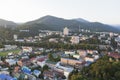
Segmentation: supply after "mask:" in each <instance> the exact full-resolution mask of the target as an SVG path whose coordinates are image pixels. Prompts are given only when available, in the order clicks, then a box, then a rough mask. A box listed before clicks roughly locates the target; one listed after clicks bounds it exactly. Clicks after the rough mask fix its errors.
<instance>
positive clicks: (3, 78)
mask: <svg viewBox="0 0 120 80" xmlns="http://www.w3.org/2000/svg"><path fill="white" fill-rule="evenodd" d="M0 80H17V79H15V78H12V77H11V76H10V75H6V74H0Z"/></svg>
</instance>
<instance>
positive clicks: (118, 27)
mask: <svg viewBox="0 0 120 80" xmlns="http://www.w3.org/2000/svg"><path fill="white" fill-rule="evenodd" d="M112 26H113V27H115V28H117V29H119V30H120V25H112Z"/></svg>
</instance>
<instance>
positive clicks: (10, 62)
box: [5, 59, 17, 66]
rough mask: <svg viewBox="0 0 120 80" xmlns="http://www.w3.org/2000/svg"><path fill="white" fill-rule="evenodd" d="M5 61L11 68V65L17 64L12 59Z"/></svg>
mask: <svg viewBox="0 0 120 80" xmlns="http://www.w3.org/2000/svg"><path fill="white" fill-rule="evenodd" d="M5 61H6V62H7V63H8V64H9V65H10V66H11V65H16V63H17V61H16V60H14V59H6V60H5Z"/></svg>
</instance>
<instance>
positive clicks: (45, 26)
mask: <svg viewBox="0 0 120 80" xmlns="http://www.w3.org/2000/svg"><path fill="white" fill-rule="evenodd" d="M5 25H6V26H7V27H17V28H18V29H29V30H32V31H34V32H36V30H37V31H38V30H57V31H61V30H63V28H64V27H68V28H70V29H71V30H72V31H78V29H79V26H80V28H82V29H89V30H91V31H108V32H119V31H120V30H119V29H117V28H116V27H113V26H110V25H106V24H102V23H100V22H89V21H87V20H84V19H81V18H77V19H69V20H68V19H63V18H58V17H54V16H50V15H47V16H44V17H41V18H39V19H36V20H33V21H29V22H26V23H23V24H17V23H15V22H12V21H7V20H3V19H0V26H5Z"/></svg>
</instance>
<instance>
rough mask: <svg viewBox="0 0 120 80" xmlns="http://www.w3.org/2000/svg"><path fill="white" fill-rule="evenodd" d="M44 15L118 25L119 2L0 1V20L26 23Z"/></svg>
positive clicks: (97, 0) (118, 0)
mask: <svg viewBox="0 0 120 80" xmlns="http://www.w3.org/2000/svg"><path fill="white" fill-rule="evenodd" d="M45 15H52V16H56V17H61V18H65V19H72V18H83V19H86V20H88V21H91V22H96V21H97V22H102V23H105V24H120V0H0V18H1V19H6V20H9V21H14V22H27V21H31V20H35V19H38V18H40V17H42V16H45Z"/></svg>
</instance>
